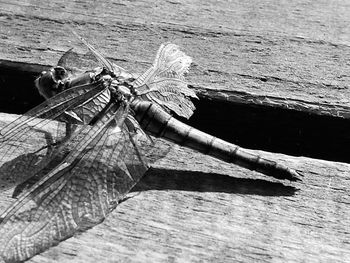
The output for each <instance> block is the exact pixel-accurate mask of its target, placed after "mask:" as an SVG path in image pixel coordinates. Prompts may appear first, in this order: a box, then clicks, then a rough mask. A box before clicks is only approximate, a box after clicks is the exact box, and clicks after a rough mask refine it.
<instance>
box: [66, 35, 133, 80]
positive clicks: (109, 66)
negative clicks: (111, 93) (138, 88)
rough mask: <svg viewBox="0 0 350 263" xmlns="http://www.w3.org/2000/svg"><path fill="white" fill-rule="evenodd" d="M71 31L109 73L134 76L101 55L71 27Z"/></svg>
mask: <svg viewBox="0 0 350 263" xmlns="http://www.w3.org/2000/svg"><path fill="white" fill-rule="evenodd" d="M71 31H72V32H73V34H74V35H75V36H76V37H77V38H78V39H80V41H81V42H82V43H83V44H84V45H85V46H86V47H87V48H88V49H89V50H90V52H91V53H92V54H93V56H95V58H96V59H97V60H98V61H99V62H100V63H101V65H102V66H104V67H105V68H106V69H107V70H108V71H109V72H110V73H113V74H114V75H115V76H116V77H123V78H125V79H130V78H132V79H133V78H134V75H133V74H131V73H130V72H128V71H127V70H125V69H123V68H122V67H120V66H118V65H116V64H114V63H112V62H111V61H109V60H108V59H106V58H105V57H103V56H102V54H101V53H100V52H98V51H97V50H96V49H95V48H94V47H93V46H92V45H91V44H89V43H88V42H87V41H86V40H85V39H84V38H82V37H81V36H80V35H79V34H78V33H77V32H75V31H74V30H73V29H71Z"/></svg>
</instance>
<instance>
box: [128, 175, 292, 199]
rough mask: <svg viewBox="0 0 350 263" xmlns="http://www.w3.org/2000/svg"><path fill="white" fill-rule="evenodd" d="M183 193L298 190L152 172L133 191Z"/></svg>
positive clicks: (257, 181) (273, 193) (261, 182)
mask: <svg viewBox="0 0 350 263" xmlns="http://www.w3.org/2000/svg"><path fill="white" fill-rule="evenodd" d="M147 190H181V191H193V192H221V193H230V194H247V195H261V196H293V195H294V194H295V193H296V192H297V191H298V189H297V188H295V187H293V186H286V185H284V184H282V183H279V182H270V181H265V180H261V179H248V178H235V177H231V176H228V175H222V174H215V173H204V172H194V171H175V170H167V169H158V168H151V169H149V171H148V172H147V173H146V175H145V176H144V177H143V179H142V180H141V181H140V182H139V183H138V184H137V185H136V186H135V187H134V188H133V190H132V191H147Z"/></svg>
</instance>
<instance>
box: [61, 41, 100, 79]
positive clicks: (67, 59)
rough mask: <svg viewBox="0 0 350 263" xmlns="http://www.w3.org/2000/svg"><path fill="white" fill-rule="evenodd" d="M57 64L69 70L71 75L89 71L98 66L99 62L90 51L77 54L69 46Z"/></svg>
mask: <svg viewBox="0 0 350 263" xmlns="http://www.w3.org/2000/svg"><path fill="white" fill-rule="evenodd" d="M57 66H61V67H63V68H65V69H66V70H68V71H70V72H71V73H72V74H73V75H76V74H79V73H82V72H86V71H91V70H92V69H94V68H96V67H98V66H99V62H98V60H97V59H96V57H95V56H94V55H93V54H92V53H91V52H88V53H86V54H78V53H76V52H75V51H74V50H73V48H71V49H69V50H68V51H66V52H65V53H64V54H63V55H62V57H61V58H60V59H59V61H58V63H57Z"/></svg>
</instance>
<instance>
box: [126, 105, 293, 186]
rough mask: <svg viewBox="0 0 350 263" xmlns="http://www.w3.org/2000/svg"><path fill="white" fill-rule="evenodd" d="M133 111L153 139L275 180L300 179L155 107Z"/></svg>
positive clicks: (139, 108)
mask: <svg viewBox="0 0 350 263" xmlns="http://www.w3.org/2000/svg"><path fill="white" fill-rule="evenodd" d="M132 108H133V110H134V111H135V118H136V119H137V121H138V122H139V123H140V125H141V127H142V128H143V129H144V130H145V131H147V132H149V133H150V134H152V135H154V136H156V137H162V138H165V139H168V140H170V141H172V142H174V143H177V144H179V145H182V146H185V147H188V148H191V149H194V150H197V151H199V152H201V153H204V154H208V155H210V156H213V157H215V158H218V159H220V160H223V161H225V162H229V163H234V164H237V165H239V166H242V167H244V168H248V169H250V170H255V171H257V172H260V173H263V174H266V175H268V176H273V177H275V178H278V179H288V180H292V181H294V180H298V179H299V176H300V175H299V174H298V173H297V172H296V171H294V170H292V169H290V168H288V167H286V166H284V165H282V164H280V163H277V162H275V161H272V160H268V159H265V158H262V157H261V156H260V155H257V154H255V153H252V152H251V151H249V150H246V149H243V148H240V147H239V146H237V145H234V144H231V143H228V142H226V141H224V140H221V139H219V138H216V137H214V136H211V135H209V134H207V133H204V132H201V131H199V130H197V129H195V128H193V127H191V126H189V125H186V124H184V123H182V122H180V121H178V120H176V119H175V118H173V117H172V116H171V115H170V114H168V113H167V112H165V111H164V110H162V109H161V108H160V107H159V106H157V105H156V104H154V103H151V102H147V101H140V100H134V101H133V102H132Z"/></svg>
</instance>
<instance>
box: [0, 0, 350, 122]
mask: <svg viewBox="0 0 350 263" xmlns="http://www.w3.org/2000/svg"><path fill="white" fill-rule="evenodd" d="M0 3H1V10H0V11H1V12H0V23H1V24H2V26H1V29H0V40H1V41H0V60H1V61H2V64H3V65H7V64H8V63H9V64H11V63H13V62H14V61H15V62H20V63H25V65H27V64H28V63H29V64H31V65H32V66H33V65H34V66H35V65H38V70H39V68H40V69H42V65H46V66H49V65H54V64H55V63H56V61H58V59H59V57H60V56H61V55H62V53H63V52H64V51H67V50H68V49H69V48H71V47H77V51H78V52H81V53H83V52H85V51H86V50H85V49H84V48H83V47H82V46H81V43H79V40H78V39H76V38H75V37H74V36H73V34H72V33H71V32H70V30H69V29H67V27H66V26H65V25H66V24H69V25H71V27H73V28H74V29H75V30H77V31H78V32H79V34H81V35H82V36H83V37H85V38H87V39H88V40H89V41H90V42H91V43H92V44H93V45H95V46H96V47H97V48H98V49H99V50H101V52H102V53H103V54H104V55H106V56H107V57H108V58H110V59H112V60H114V61H115V62H117V63H118V64H120V65H121V66H123V67H126V68H128V69H129V70H131V71H133V72H143V71H144V70H145V69H146V68H147V66H149V65H150V63H151V62H152V60H153V57H154V54H155V52H156V50H157V48H158V46H159V45H160V43H161V42H164V41H172V42H175V43H178V44H179V45H180V46H182V47H183V48H184V49H185V50H186V53H188V54H189V55H190V56H192V57H193V58H194V64H193V67H192V68H191V73H190V76H189V80H190V82H191V83H192V85H193V86H194V87H195V88H196V89H197V90H198V91H199V92H200V93H201V94H203V95H205V94H206V93H207V92H211V95H212V94H213V92H212V91H214V94H216V95H215V96H216V97H219V98H220V99H221V100H224V101H233V102H236V103H237V102H240V103H250V104H253V105H254V104H255V105H261V104H263V105H267V106H271V107H275V108H276V107H277V108H279V107H282V108H288V109H295V110H301V111H306V112H311V113H314V114H323V115H330V116H339V117H343V118H348V117H349V97H350V96H349V89H348V83H349V80H350V76H349V72H350V62H349V57H350V48H349V44H350V38H349V35H350V27H349V22H350V21H349V20H350V19H349V16H348V15H347V14H348V13H349V11H350V5H349V3H348V2H346V1H340V0H339V1H312V2H309V3H307V4H306V3H305V2H304V1H293V2H289V1H283V3H281V2H280V1H268V2H263V3H261V2H260V1H247V2H244V3H241V2H239V1H231V2H229V3H227V1H206V2H205V3H201V2H199V1H185V0H184V1H164V2H163V1H156V2H154V3H152V4H149V2H148V1H138V2H137V3H135V2H130V1H122V2H115V3H110V2H109V1H99V2H92V1H91V2H90V1H86V0H85V1H71V2H69V3H66V2H60V1H47V2H43V3H42V2H38V1H20V0H15V1H11V2H10V1H1V2H0ZM34 68H35V67H34ZM34 68H33V69H34ZM218 91H219V92H218Z"/></svg>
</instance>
